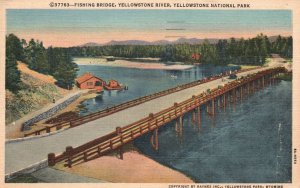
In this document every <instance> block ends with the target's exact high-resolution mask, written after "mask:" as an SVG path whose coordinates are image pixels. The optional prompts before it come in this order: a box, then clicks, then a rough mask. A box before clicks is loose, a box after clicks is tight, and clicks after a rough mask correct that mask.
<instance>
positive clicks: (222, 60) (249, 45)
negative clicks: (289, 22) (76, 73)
mask: <svg viewBox="0 0 300 188" xmlns="http://www.w3.org/2000/svg"><path fill="white" fill-rule="evenodd" d="M272 40H273V41H271V40H270V39H269V38H268V37H267V36H266V35H263V34H260V35H257V36H256V37H254V38H250V39H243V38H241V39H235V38H230V39H229V40H219V41H218V42H217V43H214V44H212V43H210V42H209V41H208V40H204V42H203V43H202V44H170V45H111V46H92V47H72V48H69V50H70V53H71V54H72V55H73V56H80V57H98V56H116V57H126V58H143V57H152V58H160V59H161V60H162V61H171V62H175V61H180V62H186V63H204V64H223V65H226V64H232V63H233V64H252V65H263V64H264V63H265V59H266V57H269V56H270V54H272V53H277V54H280V55H281V56H282V57H286V58H292V51H293V49H292V48H293V47H292V37H282V36H280V35H279V36H278V37H276V39H275V40H274V39H272ZM192 54H200V58H199V59H194V58H193V57H192Z"/></svg>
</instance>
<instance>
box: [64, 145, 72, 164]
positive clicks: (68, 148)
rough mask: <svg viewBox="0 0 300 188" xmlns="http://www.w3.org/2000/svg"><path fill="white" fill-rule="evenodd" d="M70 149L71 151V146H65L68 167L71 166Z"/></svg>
mask: <svg viewBox="0 0 300 188" xmlns="http://www.w3.org/2000/svg"><path fill="white" fill-rule="evenodd" d="M72 151H73V147H72V146H67V147H66V151H65V152H66V154H67V156H68V164H67V166H68V167H69V168H71V167H72V159H71V157H72Z"/></svg>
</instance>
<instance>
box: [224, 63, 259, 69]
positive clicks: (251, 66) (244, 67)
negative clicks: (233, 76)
mask: <svg viewBox="0 0 300 188" xmlns="http://www.w3.org/2000/svg"><path fill="white" fill-rule="evenodd" d="M227 66H231V67H233V66H237V67H241V70H244V69H251V68H257V67H260V66H257V65H235V64H228V65H227Z"/></svg>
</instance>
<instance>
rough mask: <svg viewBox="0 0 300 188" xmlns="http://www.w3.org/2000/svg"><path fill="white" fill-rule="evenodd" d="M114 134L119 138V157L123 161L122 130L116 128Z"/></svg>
mask: <svg viewBox="0 0 300 188" xmlns="http://www.w3.org/2000/svg"><path fill="white" fill-rule="evenodd" d="M116 133H117V135H118V136H120V141H121V146H120V147H119V150H118V152H119V157H120V159H121V160H123V138H122V129H121V127H116Z"/></svg>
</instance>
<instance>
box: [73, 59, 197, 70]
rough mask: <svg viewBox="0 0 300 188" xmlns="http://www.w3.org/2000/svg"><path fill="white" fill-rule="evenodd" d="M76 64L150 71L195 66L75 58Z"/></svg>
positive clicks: (183, 68) (182, 68)
mask: <svg viewBox="0 0 300 188" xmlns="http://www.w3.org/2000/svg"><path fill="white" fill-rule="evenodd" d="M74 62H75V63H76V64H77V65H97V66H106V67H123V68H135V69H148V70H186V69H191V68H193V67H194V66H193V65H185V64H172V65H167V64H164V63H145V62H133V61H128V60H115V61H106V60H105V59H103V58H74Z"/></svg>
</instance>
